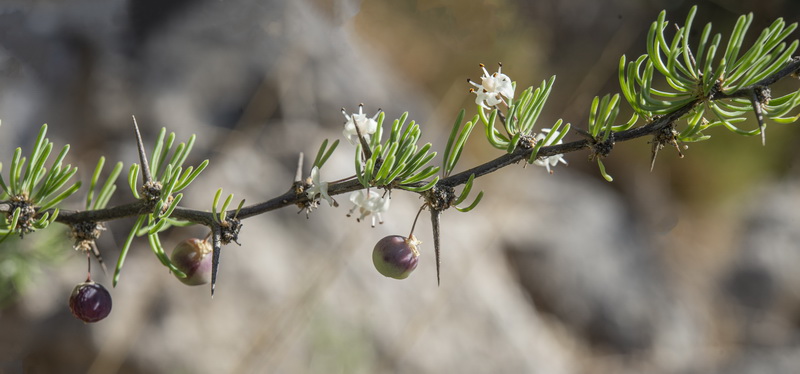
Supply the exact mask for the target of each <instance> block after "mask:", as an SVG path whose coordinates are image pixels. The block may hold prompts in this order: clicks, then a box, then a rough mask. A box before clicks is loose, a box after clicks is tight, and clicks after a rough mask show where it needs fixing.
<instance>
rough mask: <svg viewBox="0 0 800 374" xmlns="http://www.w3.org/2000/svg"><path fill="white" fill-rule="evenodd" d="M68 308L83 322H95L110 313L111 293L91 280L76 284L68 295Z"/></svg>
mask: <svg viewBox="0 0 800 374" xmlns="http://www.w3.org/2000/svg"><path fill="white" fill-rule="evenodd" d="M69 310H70V311H72V315H74V316H75V318H77V319H79V320H81V321H83V322H86V323H92V322H97V321H99V320H101V319H103V318H106V317H107V316H108V314H109V313H111V294H109V293H108V291H107V290H106V288H105V287H103V286H102V285H101V284H98V283H95V282H92V281H91V280H89V281H86V282H85V283H81V284H78V285H77V286H75V288H74V289H73V290H72V295H70V296H69Z"/></svg>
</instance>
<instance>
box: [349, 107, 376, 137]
mask: <svg viewBox="0 0 800 374" xmlns="http://www.w3.org/2000/svg"><path fill="white" fill-rule="evenodd" d="M380 113H381V111H380V110H378V113H375V115H374V116H372V118H367V115H366V114H364V104H359V105H358V113H353V114H347V112H346V111H345V109H344V108H342V114H344V118H346V119H347V122H345V124H344V130H343V131H342V134H343V135H344V137H345V138H347V141H348V142H350V144H352V145H356V144H358V142H359V140H358V134H359V133H361V136H363V137H364V140H366V141H367V142H369V136H370V135H372V134H374V133H375V131H377V130H378V122H377V121H376V119H377V118H378V115H379V114H380Z"/></svg>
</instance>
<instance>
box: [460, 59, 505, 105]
mask: <svg viewBox="0 0 800 374" xmlns="http://www.w3.org/2000/svg"><path fill="white" fill-rule="evenodd" d="M481 69H483V76H482V77H481V84H477V83H475V82H473V81H471V80H468V81H469V83H470V84H472V85H473V86H475V87H476V88H470V91H471V92H474V93H475V95H477V97H476V98H475V103H476V104H478V105H480V106H481V107H483V108H485V109H490V107H493V106H495V105H497V104H500V103H504V102H505V101H504V100H503V97H505V98H506V99H513V98H514V85H513V84H511V78H509V77H508V75H505V74H503V73H501V70H502V69H503V65H502V64H501V65H500V67H499V68H497V72H496V73H494V74H489V72H488V71H486V67H485V66H484V65H483V64H481Z"/></svg>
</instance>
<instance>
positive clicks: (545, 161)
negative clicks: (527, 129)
mask: <svg viewBox="0 0 800 374" xmlns="http://www.w3.org/2000/svg"><path fill="white" fill-rule="evenodd" d="M548 133H550V129H542V133H541V134H536V141H537V142H539V141H542V140H544V138H545V137H546V136H547V134H548ZM559 135H561V134H560V132H558V131H555V132H554V134H553V137H552V138H550V141H549V142H547V143H545V144H544V145H545V146H547V145H553V144H561V143H563V142H564V141H563V140H559V141H558V143H553V139H556V138H558V137H559ZM559 162H561V163H563V164H564V165H567V161H566V160H564V155H563V154H561V153H559V154H557V155H552V156H548V157H540V158H537V159H536V160H535V161H533V163H534V165H539V166H544V167H545V168H546V169H547V172H548V173H550V174H553V171H552V170H550V168H551V167H555V166H556V165H558V163H559Z"/></svg>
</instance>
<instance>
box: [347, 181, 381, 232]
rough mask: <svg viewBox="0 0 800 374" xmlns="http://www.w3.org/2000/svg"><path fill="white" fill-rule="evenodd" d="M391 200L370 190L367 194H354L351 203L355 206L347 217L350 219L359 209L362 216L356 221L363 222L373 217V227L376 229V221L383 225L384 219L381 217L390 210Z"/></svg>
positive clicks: (359, 192) (358, 192)
mask: <svg viewBox="0 0 800 374" xmlns="http://www.w3.org/2000/svg"><path fill="white" fill-rule="evenodd" d="M390 200H391V198H389V197H388V196H387V197H383V196H381V194H379V193H377V192H375V191H374V190H368V191H367V192H365V191H364V190H361V191H356V192H353V193H352V194H351V195H350V201H351V202H352V203H353V204H355V206H354V207H353V209H350V212H349V213H347V216H348V217H350V216H351V215H352V214H353V212H355V210H356V209H358V212H359V213H361V216H359V217H358V218H356V220H357V221H359V222H361V220H362V219H364V218H366V217H368V216H372V227H375V220H376V219H377V220H378V222H380V223H383V217H381V213H383V212H385V211H387V210H389V201H390Z"/></svg>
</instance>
